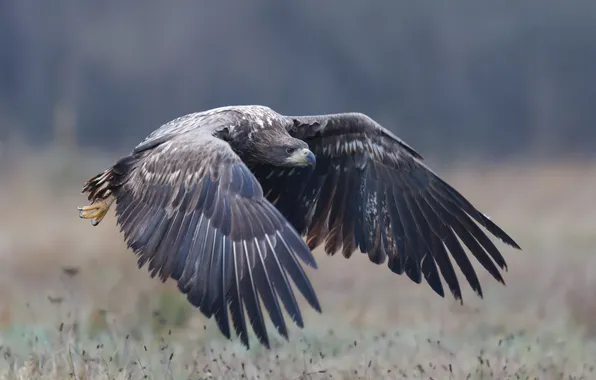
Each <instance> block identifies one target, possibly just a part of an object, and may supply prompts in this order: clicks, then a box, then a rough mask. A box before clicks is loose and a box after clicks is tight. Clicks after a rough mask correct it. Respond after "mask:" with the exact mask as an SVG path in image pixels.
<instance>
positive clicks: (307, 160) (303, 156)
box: [290, 148, 317, 167]
mask: <svg viewBox="0 0 596 380" xmlns="http://www.w3.org/2000/svg"><path fill="white" fill-rule="evenodd" d="M290 161H292V162H294V163H296V164H298V165H300V166H312V167H315V165H316V164H317V158H316V156H315V154H314V153H313V152H311V151H310V149H306V148H305V149H299V150H297V151H296V153H294V154H293V155H292V157H291V158H290Z"/></svg>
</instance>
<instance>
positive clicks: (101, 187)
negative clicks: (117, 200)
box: [82, 156, 135, 202]
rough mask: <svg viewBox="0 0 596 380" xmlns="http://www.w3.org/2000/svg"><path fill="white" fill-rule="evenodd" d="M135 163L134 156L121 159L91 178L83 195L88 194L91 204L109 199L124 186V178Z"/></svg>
mask: <svg viewBox="0 0 596 380" xmlns="http://www.w3.org/2000/svg"><path fill="white" fill-rule="evenodd" d="M134 162H135V158H134V157H133V156H127V157H124V158H122V159H120V160H119V161H118V162H116V164H115V165H114V166H112V167H110V168H108V169H106V170H104V171H103V172H101V173H99V174H98V175H96V176H95V177H93V178H90V179H89V180H88V181H87V182H85V184H84V185H83V191H82V193H83V194H88V196H87V199H88V200H89V201H91V202H96V201H99V200H104V199H107V198H109V197H110V196H111V195H112V193H113V191H114V190H115V188H117V187H119V186H121V185H122V182H123V181H122V180H123V179H124V178H121V177H122V176H125V175H126V174H127V173H128V172H129V171H130V169H131V168H132V165H133V164H134Z"/></svg>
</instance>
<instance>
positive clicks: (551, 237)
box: [0, 152, 596, 379]
mask: <svg viewBox="0 0 596 380" xmlns="http://www.w3.org/2000/svg"><path fill="white" fill-rule="evenodd" d="M25 153H26V152H25ZM6 155H7V154H6V153H5V157H3V158H2V160H0V174H1V175H2V178H3V179H2V182H1V183H0V210H2V218H0V260H1V265H0V273H1V276H0V371H1V372H2V373H1V374H0V378H6V379H35V378H43V379H67V378H77V379H108V378H109V379H139V378H143V377H146V378H150V379H198V378H225V379H236V378H251V379H252V378H260V379H278V378H279V379H379V378H406V377H407V378H415V379H430V378H433V379H467V378H469V379H492V378H494V379H505V378H513V379H516V378H523V379H525V378H538V379H559V378H560V379H563V378H565V379H569V378H576V379H580V378H583V379H590V378H596V374H595V373H594V371H595V369H594V366H595V365H596V362H595V361H594V357H596V339H594V337H595V336H596V319H594V315H596V295H595V294H596V255H595V248H594V246H595V243H596V219H594V214H595V212H596V192H595V191H594V189H595V188H596V165H587V164H586V165H582V164H560V165H555V164H549V165H530V164H527V165H521V166H518V167H515V168H513V167H511V166H501V167H490V168H487V167H484V168H461V167H460V168H458V169H454V170H447V171H442V172H441V174H442V175H443V177H444V178H446V179H447V180H448V181H449V182H451V183H452V184H453V185H455V186H456V187H457V188H458V189H460V190H461V191H462V192H463V193H464V194H465V195H466V196H468V197H469V199H470V200H471V201H472V202H473V203H474V204H476V205H477V206H478V207H479V208H481V210H483V211H484V212H486V213H487V214H489V215H491V217H492V218H493V219H494V220H496V221H497V222H498V223H499V224H500V225H502V227H503V228H504V229H505V230H506V231H508V232H510V233H511V235H512V236H513V237H514V238H515V239H516V240H517V241H518V242H519V244H520V245H521V246H522V248H524V251H522V252H517V251H514V250H511V249H509V248H507V247H505V246H504V245H500V246H501V247H503V254H504V256H505V258H506V259H507V261H508V264H509V272H508V273H506V275H505V281H506V282H507V286H506V287H503V286H502V285H500V284H498V283H496V282H495V281H494V280H492V278H490V277H489V276H488V275H487V274H485V273H484V272H482V271H481V272H479V274H480V279H481V281H482V284H483V286H484V293H485V299H484V300H480V299H478V298H477V297H476V296H475V295H474V294H473V293H472V292H471V291H469V290H468V289H465V293H464V301H465V303H464V305H463V306H462V305H459V303H456V302H454V301H453V299H452V298H451V297H447V298H445V299H442V298H440V297H438V296H437V295H435V294H434V293H433V292H432V290H431V289H430V288H429V287H428V286H427V285H415V284H413V283H411V282H410V281H409V280H408V279H407V278H406V277H405V276H404V277H400V276H396V275H393V274H392V273H391V272H390V271H389V270H388V269H387V268H386V266H384V265H383V266H375V265H373V264H371V263H369V262H368V259H367V258H366V257H364V256H363V255H354V256H353V257H352V259H350V260H346V259H344V258H342V257H341V256H337V257H326V256H325V255H324V254H322V253H321V252H317V253H318V254H317V258H318V263H319V266H320V268H319V270H317V271H314V270H309V275H310V277H311V278H312V280H313V283H314V286H315V289H316V291H317V293H318V295H319V297H320V299H321V302H322V306H323V311H324V312H323V314H322V315H319V314H316V313H313V312H311V311H310V310H309V309H308V307H306V305H305V303H304V302H303V303H302V305H303V310H304V312H305V323H306V327H305V329H303V330H299V329H297V328H293V329H292V330H291V341H290V342H289V343H288V342H284V341H283V340H282V339H280V338H279V337H278V336H277V335H276V333H275V332H274V331H273V330H272V329H271V328H270V331H271V335H273V336H274V340H275V342H276V343H275V345H274V348H273V349H272V350H271V351H265V350H263V349H262V348H261V347H260V346H258V344H256V343H257V342H256V340H255V339H254V337H252V339H251V341H252V343H253V346H254V347H253V348H252V349H251V350H250V351H246V350H245V349H244V348H242V346H240V344H239V343H237V342H227V341H224V340H222V338H221V336H220V334H219V332H218V330H217V328H216V326H215V324H214V323H213V321H210V320H205V319H204V318H203V317H202V316H201V315H200V313H199V312H198V311H196V310H193V309H192V308H190V307H189V306H188V305H187V304H186V301H185V299H184V298H183V297H182V296H180V295H178V293H177V292H176V290H175V284H173V283H170V282H168V283H166V284H162V283H161V282H159V281H158V280H153V279H151V278H149V276H148V274H147V272H146V269H143V270H137V269H136V266H135V265H136V261H135V258H134V255H133V254H132V253H131V252H129V251H127V250H126V248H125V245H124V243H123V241H122V238H121V235H120V234H119V232H118V230H117V227H116V226H115V223H114V219H113V213H110V215H109V216H108V217H107V219H106V221H105V222H104V223H102V224H101V225H100V226H99V227H96V228H93V227H92V226H91V225H90V224H89V223H87V222H84V221H81V220H79V219H78V218H77V212H76V207H77V206H78V205H81V204H84V203H85V202H84V199H83V197H82V196H81V195H80V194H79V189H80V186H81V184H82V183H83V181H85V180H86V179H87V178H88V177H90V176H92V175H93V174H95V173H96V172H98V171H99V170H101V169H102V168H103V166H104V165H107V164H108V163H109V162H110V161H111V159H106V158H105V156H97V157H94V158H89V159H87V160H83V159H82V158H81V157H79V156H65V155H64V154H61V153H59V152H43V153H42V152H38V153H34V154H32V156H31V157H30V158H26V157H29V156H27V155H26V154H24V153H18V152H17V153H15V152H12V153H10V156H11V157H10V159H7V157H6ZM15 158H18V160H13V159H15ZM114 158H116V157H112V159H114ZM431 164H432V163H431ZM477 267H478V266H477ZM460 279H462V280H463V278H462V277H461V276H460Z"/></svg>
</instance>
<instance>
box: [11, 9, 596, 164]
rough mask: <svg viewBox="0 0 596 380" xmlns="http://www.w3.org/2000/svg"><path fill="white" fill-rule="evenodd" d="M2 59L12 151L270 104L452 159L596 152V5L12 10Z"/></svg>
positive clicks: (118, 142)
mask: <svg viewBox="0 0 596 380" xmlns="http://www.w3.org/2000/svg"><path fill="white" fill-rule="evenodd" d="M0 46H1V47H2V53H1V61H0V128H1V129H2V136H4V137H6V136H7V135H15V134H16V135H22V136H24V137H25V138H26V139H27V140H29V141H30V142H31V143H36V144H46V143H49V142H52V141H53V139H55V138H63V137H60V136H72V135H73V133H72V132H73V131H76V139H77V143H78V144H80V145H83V146H94V147H99V148H102V149H118V150H120V149H128V148H130V146H131V145H132V144H135V143H137V142H138V141H139V140H140V139H141V138H143V137H145V135H147V134H148V133H149V132H150V131H151V130H153V129H154V128H156V127H157V126H159V125H160V124H161V123H163V122H165V121H167V120H169V119H172V118H174V117H176V116H179V115H181V114H184V113H188V112H194V111H199V110H203V109H207V108H212V107H217V106H221V105H228V104H266V105H269V106H271V107H272V108H274V109H276V110H278V111H280V112H282V113H286V114H305V113H325V112H341V111H361V112H365V113H368V114H369V115H371V116H372V117H373V118H375V119H377V120H378V121H379V122H381V123H382V124H384V125H385V126H387V127H389V128H390V129H392V130H393V131H394V132H396V133H397V134H398V135H400V136H401V137H403V138H404V139H406V140H407V141H408V142H410V143H411V144H413V145H414V146H416V147H417V148H418V149H419V150H421V151H422V152H433V154H439V155H445V156H449V155H453V154H457V155H462V154H463V155H465V154H468V153H469V154H472V155H480V154H485V155H487V156H489V157H504V156H507V155H511V154H524V153H525V152H527V153H529V154H532V155H549V156H556V155H559V154H560V155H566V154H574V155H575V154H578V153H580V154H590V153H592V152H594V147H595V146H596V106H595V104H596V69H595V68H596V2H595V1H593V0H584V1H580V0H575V1H574V0H572V1H559V0H528V1H523V2H519V1H494V2H480V1H477V0H459V1H450V2H438V1H431V0H428V1H426V0H425V1H361V0H342V1H339V0H328V1H316V0H305V1H273V0H271V1H265V0H251V1H246V2H239V1H235V2H232V1H221V2H215V1H211V2H207V1H195V0H182V1H163V0H162V1H158V0H136V1H121V0H102V1H95V0H52V1H41V0H3V1H0ZM4 137H3V138H4Z"/></svg>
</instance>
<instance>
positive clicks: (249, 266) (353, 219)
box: [79, 106, 520, 347]
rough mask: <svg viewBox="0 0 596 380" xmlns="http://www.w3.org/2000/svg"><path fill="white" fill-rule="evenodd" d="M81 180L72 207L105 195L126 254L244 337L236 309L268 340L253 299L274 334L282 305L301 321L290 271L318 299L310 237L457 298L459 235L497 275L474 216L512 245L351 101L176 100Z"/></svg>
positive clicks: (500, 264)
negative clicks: (296, 105) (181, 111)
mask: <svg viewBox="0 0 596 380" xmlns="http://www.w3.org/2000/svg"><path fill="white" fill-rule="evenodd" d="M83 192H84V193H87V194H88V199H89V200H90V201H91V205H89V206H85V207H81V208H79V210H80V216H81V217H82V218H85V219H91V220H92V223H93V225H97V224H99V222H101V220H102V219H103V218H104V216H105V214H106V213H107V211H108V209H109V208H110V207H111V205H112V203H113V202H114V201H115V202H116V216H117V223H118V224H119V226H120V228H121V230H122V231H123V233H124V237H125V240H126V242H127V244H128V246H129V248H131V249H132V250H133V251H134V252H135V253H136V254H137V256H138V265H139V267H142V266H143V265H145V264H147V265H148V268H149V271H150V272H151V276H152V277H154V276H156V275H157V276H159V277H160V278H161V279H162V281H166V280H167V279H168V278H170V277H171V278H173V279H174V280H176V281H177V283H178V288H179V289H180V291H181V292H183V293H184V294H186V295H187V298H188V300H189V301H190V303H191V304H193V305H194V306H196V307H198V308H199V309H200V311H201V312H202V313H203V314H204V315H205V316H207V317H212V316H213V317H214V318H215V320H216V321H217V324H218V326H219V329H220V330H221V332H222V333H223V334H224V335H225V336H226V337H227V338H230V337H231V326H233V328H234V330H235V331H236V334H237V335H238V336H239V338H240V340H241V342H242V343H243V344H244V345H245V346H246V347H249V341H248V334H247V333H248V329H247V321H246V317H245V312H246V313H247V314H248V320H249V323H250V324H251V325H252V328H253V330H254V332H255V334H256V335H257V337H258V338H259V340H260V342H261V343H262V344H263V345H265V346H266V347H269V338H268V333H267V329H266V327H265V321H264V316H263V314H264V313H263V310H262V309H261V305H263V306H264V308H265V309H266V310H267V313H268V314H269V316H270V318H271V320H272V322H273V323H274V325H275V326H276V328H277V330H278V332H279V333H280V334H281V335H282V336H284V337H285V338H286V339H287V338H288V330H287V325H286V322H285V320H284V317H283V314H282V305H283V308H285V310H286V311H287V313H288V314H289V315H290V316H291V318H292V319H293V320H294V322H295V323H296V324H297V325H298V326H300V327H303V320H302V315H301V312H300V309H299V307H298V303H297V301H296V298H295V296H294V292H293V291H292V288H291V285H290V280H291V281H292V282H293V283H294V284H295V285H296V287H297V288H298V290H299V291H300V293H302V295H303V296H304V297H305V298H306V300H307V301H308V302H309V304H310V305H311V306H312V307H313V308H314V309H315V310H317V311H319V312H321V306H320V304H319V301H318V299H317V296H316V293H315V291H314V289H313V287H312V285H311V283H310V281H309V279H308V277H307V276H306V274H305V272H304V270H303V268H302V264H306V265H309V266H311V267H316V262H315V259H314V257H313V255H312V252H311V250H314V249H315V248H316V247H318V246H320V245H322V244H324V250H325V252H326V253H327V254H329V255H333V254H335V253H336V252H339V251H341V253H342V254H343V256H344V257H346V258H348V257H350V256H351V255H352V253H353V252H354V251H355V250H357V249H359V250H360V252H362V253H365V254H367V255H368V257H369V259H370V261H372V262H373V263H376V264H382V263H384V262H385V261H387V266H388V267H389V269H390V270H391V271H393V272H394V273H397V274H403V273H405V274H406V275H407V276H408V277H409V278H410V279H411V280H412V281H414V282H416V283H421V282H422V279H423V278H424V279H425V280H426V282H427V283H428V284H429V285H430V286H431V288H432V289H433V290H434V291H435V292H436V293H438V294H439V295H441V296H444V295H445V291H444V289H443V283H442V281H441V279H440V277H443V280H444V282H445V283H446V284H447V286H448V288H449V290H450V292H451V293H452V294H453V296H454V297H455V298H456V299H459V300H461V298H462V295H461V289H460V285H459V281H458V279H457V277H456V274H455V271H454V266H453V264H452V261H451V259H453V260H454V261H455V263H456V264H457V266H458V267H459V268H460V269H461V271H462V273H463V274H464V276H465V277H466V279H467V281H468V283H469V284H470V286H471V288H472V289H473V290H474V291H475V292H476V293H477V294H478V295H479V296H480V297H482V288H481V286H480V282H479V280H478V277H477V275H476V272H475V271H474V268H473V267H472V263H471V262H470V259H469V258H468V256H467V254H466V253H465V252H464V248H463V246H462V244H461V243H460V241H461V242H463V243H464V245H465V246H467V248H468V249H469V251H470V252H471V254H472V255H473V256H474V257H475V258H476V259H477V260H478V262H479V263H480V264H481V265H482V266H483V267H484V268H485V269H486V270H487V271H488V272H489V273H490V274H491V275H492V276H493V277H494V278H495V279H497V280H498V281H500V282H502V283H504V281H503V278H502V276H501V272H500V269H501V270H503V269H506V268H507V266H506V263H505V259H504V258H503V256H502V255H501V253H500V252H499V250H498V249H497V248H496V247H495V245H494V244H493V243H492V242H491V240H490V239H489V237H488V236H487V235H486V234H485V232H484V231H483V230H482V229H481V228H480V226H482V227H483V228H484V229H486V230H487V231H489V232H490V233H492V234H493V235H494V236H496V237H497V238H499V239H500V240H502V241H503V242H505V243H506V244H508V245H510V246H512V247H514V248H517V249H520V247H519V246H518V245H517V243H516V242H515V241H513V239H512V238H511V237H509V236H508V235H507V234H506V233H505V232H504V231H503V230H502V229H501V228H499V227H498V226H497V225H496V224H495V223H493V222H492V221H491V220H490V219H488V218H487V217H486V216H485V215H484V214H483V213H481V212H480V211H478V210H477V209H476V208H475V207H474V206H473V205H472V204H471V203H470V202H469V201H468V200H466V198H464V197H463V196H462V195H461V194H460V193H459V192H458V191H456V190H455V189H454V188H453V187H451V186H450V185H449V184H447V183H446V182H445V181H443V180H442V179H441V178H439V177H438V176H437V175H436V174H435V173H433V172H432V171H431V170H430V169H429V168H428V167H427V166H426V165H425V164H424V163H423V160H422V157H421V156H420V155H419V154H418V153H417V152H416V151H415V150H414V149H413V148H411V147H410V146H408V145H407V144H406V143H405V142H403V141H402V140H400V139H399V138H398V137H396V136H395V135H394V134H392V133H391V132H389V131H388V130H387V129H385V128H383V127H382V126H380V125H379V124H378V123H377V122H375V121H374V120H373V119H371V118H370V117H368V116H366V115H364V114H361V113H343V114H329V115H319V116H285V115H281V114H279V113H277V112H275V111H273V110H272V109H270V108H268V107H264V106H231V107H221V108H215V109H212V110H208V111H204V112H199V113H193V114H188V115H185V116H182V117H179V118H177V119H175V120H172V121H170V122H168V123H166V124H164V125H163V126H161V127H160V128H158V129H157V130H155V131H154V132H153V133H151V134H150V135H149V136H148V137H147V138H146V139H145V140H144V141H142V142H141V143H140V144H139V145H137V146H136V147H135V148H134V149H133V151H132V152H131V153H130V154H129V155H128V156H126V157H123V158H122V159H120V160H119V161H117V162H116V164H114V165H113V166H112V167H110V168H108V169H107V170H105V171H104V172H103V173H101V174H99V175H97V176H95V177H93V178H91V179H90V180H89V181H87V183H86V184H85V186H84V187H83ZM303 237H306V242H305V241H304V240H303V239H302V238H303ZM449 254H450V255H451V257H450V255H449ZM439 273H440V275H439ZM260 300H261V301H262V302H260ZM228 312H229V314H228ZM230 317H231V320H230Z"/></svg>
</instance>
